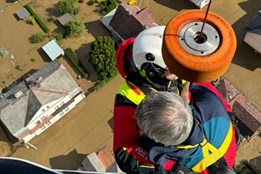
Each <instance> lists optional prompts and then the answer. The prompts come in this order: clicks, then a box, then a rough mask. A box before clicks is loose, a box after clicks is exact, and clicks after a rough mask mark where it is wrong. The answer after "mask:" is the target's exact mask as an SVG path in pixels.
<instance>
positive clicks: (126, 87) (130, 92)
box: [117, 82, 145, 105]
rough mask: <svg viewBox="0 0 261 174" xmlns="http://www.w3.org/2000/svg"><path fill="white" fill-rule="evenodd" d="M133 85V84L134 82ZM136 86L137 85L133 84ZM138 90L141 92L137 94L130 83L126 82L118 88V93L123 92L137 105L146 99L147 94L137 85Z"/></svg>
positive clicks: (122, 93)
mask: <svg viewBox="0 0 261 174" xmlns="http://www.w3.org/2000/svg"><path fill="white" fill-rule="evenodd" d="M129 83H130V82H129ZM132 85H133V84H132ZM133 86H134V87H136V86H135V85H133ZM136 88H137V90H138V91H139V92H140V94H137V93H136V92H135V91H133V90H132V89H131V88H130V87H129V85H128V84H127V82H124V83H123V84H122V85H121V87H120V89H119V90H118V92H117V94H121V95H123V96H125V97H127V98H128V99H129V100H130V101H132V102H133V103H135V104H136V105H139V104H140V102H141V101H142V100H143V99H144V97H145V94H144V93H143V92H142V91H141V90H140V89H139V88H138V87H136Z"/></svg>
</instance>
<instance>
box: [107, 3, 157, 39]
mask: <svg viewBox="0 0 261 174" xmlns="http://www.w3.org/2000/svg"><path fill="white" fill-rule="evenodd" d="M155 25H157V24H156V20H155V18H154V15H153V14H152V12H151V11H150V10H149V9H148V8H144V9H142V10H140V9H139V8H138V7H137V6H135V5H127V4H126V3H122V4H121V5H119V6H118V8H117V10H116V12H115V14H114V16H113V17H112V19H111V21H110V27H112V28H113V30H114V31H115V32H117V34H118V35H119V36H120V37H121V38H122V39H123V40H125V39H128V38H131V37H137V35H138V34H139V33H140V32H141V31H143V30H144V29H145V28H149V27H152V26H155Z"/></svg>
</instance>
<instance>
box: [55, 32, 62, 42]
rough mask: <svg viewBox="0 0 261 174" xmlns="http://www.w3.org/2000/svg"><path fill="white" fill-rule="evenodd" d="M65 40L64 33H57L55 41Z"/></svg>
mask: <svg viewBox="0 0 261 174" xmlns="http://www.w3.org/2000/svg"><path fill="white" fill-rule="evenodd" d="M62 38H63V33H57V34H56V35H55V39H56V40H57V41H58V40H61V39H62Z"/></svg>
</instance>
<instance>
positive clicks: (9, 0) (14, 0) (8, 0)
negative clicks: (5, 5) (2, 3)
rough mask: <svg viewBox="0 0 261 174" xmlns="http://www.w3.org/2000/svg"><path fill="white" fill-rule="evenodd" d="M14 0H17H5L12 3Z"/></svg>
mask: <svg viewBox="0 0 261 174" xmlns="http://www.w3.org/2000/svg"><path fill="white" fill-rule="evenodd" d="M16 1H18V0H7V1H6V2H11V3H13V2H16Z"/></svg>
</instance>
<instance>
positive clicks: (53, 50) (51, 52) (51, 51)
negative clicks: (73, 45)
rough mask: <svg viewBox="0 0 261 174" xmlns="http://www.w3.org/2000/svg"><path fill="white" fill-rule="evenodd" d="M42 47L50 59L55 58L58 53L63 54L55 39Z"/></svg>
mask: <svg viewBox="0 0 261 174" xmlns="http://www.w3.org/2000/svg"><path fill="white" fill-rule="evenodd" d="M42 49H43V50H44V52H45V53H46V54H47V55H48V56H49V58H50V59H51V60H55V59H56V58H57V57H59V56H60V55H64V51H63V49H62V48H61V47H60V46H59V45H58V44H57V43H56V41H55V40H51V41H50V42H48V43H47V44H45V45H44V46H43V47H42Z"/></svg>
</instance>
